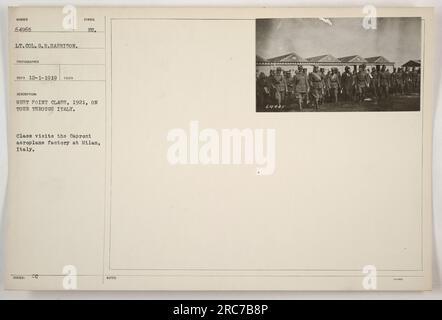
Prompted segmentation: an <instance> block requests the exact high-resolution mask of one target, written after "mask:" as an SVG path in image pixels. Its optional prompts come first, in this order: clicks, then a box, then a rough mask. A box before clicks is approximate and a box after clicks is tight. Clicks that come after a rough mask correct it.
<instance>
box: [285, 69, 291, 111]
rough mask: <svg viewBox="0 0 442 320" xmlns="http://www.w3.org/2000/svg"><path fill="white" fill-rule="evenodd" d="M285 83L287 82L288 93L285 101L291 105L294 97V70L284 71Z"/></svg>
mask: <svg viewBox="0 0 442 320" xmlns="http://www.w3.org/2000/svg"><path fill="white" fill-rule="evenodd" d="M284 75H285V83H286V84H287V93H286V95H285V102H286V104H287V105H290V104H291V102H292V99H293V81H292V71H291V70H288V71H286V72H284Z"/></svg>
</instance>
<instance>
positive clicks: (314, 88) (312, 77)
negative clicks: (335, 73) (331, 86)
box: [308, 66, 323, 110]
mask: <svg viewBox="0 0 442 320" xmlns="http://www.w3.org/2000/svg"><path fill="white" fill-rule="evenodd" d="M308 81H309V87H310V93H311V95H312V97H313V107H314V109H315V110H319V101H320V100H321V98H322V91H323V79H322V76H321V73H320V72H319V69H318V66H313V71H312V72H310V73H309V75H308Z"/></svg>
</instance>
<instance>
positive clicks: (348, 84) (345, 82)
mask: <svg viewBox="0 0 442 320" xmlns="http://www.w3.org/2000/svg"><path fill="white" fill-rule="evenodd" d="M341 85H342V91H343V93H344V99H345V100H346V101H351V99H352V96H353V85H354V83H353V75H352V74H351V72H350V67H349V66H346V67H345V71H344V73H343V74H342V76H341Z"/></svg>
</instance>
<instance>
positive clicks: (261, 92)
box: [256, 72, 270, 111]
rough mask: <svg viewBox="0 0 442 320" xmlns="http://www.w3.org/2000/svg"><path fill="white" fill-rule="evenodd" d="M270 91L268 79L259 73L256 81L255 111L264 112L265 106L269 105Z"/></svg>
mask: <svg viewBox="0 0 442 320" xmlns="http://www.w3.org/2000/svg"><path fill="white" fill-rule="evenodd" d="M269 98H270V90H269V86H268V79H267V78H266V76H265V74H264V73H262V72H261V73H260V75H259V76H258V79H256V107H257V111H264V108H265V106H266V105H267V104H268V103H270V101H269Z"/></svg>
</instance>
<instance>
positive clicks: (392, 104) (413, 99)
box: [262, 93, 420, 112]
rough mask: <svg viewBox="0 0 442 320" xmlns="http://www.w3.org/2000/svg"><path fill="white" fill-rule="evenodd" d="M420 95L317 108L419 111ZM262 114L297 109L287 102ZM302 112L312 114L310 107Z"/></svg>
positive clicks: (390, 97) (350, 110)
mask: <svg viewBox="0 0 442 320" xmlns="http://www.w3.org/2000/svg"><path fill="white" fill-rule="evenodd" d="M419 110H420V95H419V94H417V93H414V94H413V93H411V94H408V95H401V96H394V95H390V96H389V97H388V98H383V99H380V100H378V101H376V100H374V99H366V100H365V101H364V102H361V103H358V102H353V101H351V102H350V101H339V102H338V103H333V102H326V103H324V104H322V105H321V106H320V107H319V112H355V111H419ZM262 111H264V112H299V111H300V110H299V107H298V105H297V103H295V102H293V101H292V102H289V104H287V105H284V106H272V107H267V108H265V109H264V110H262ZM303 111H304V112H312V111H313V112H314V111H315V110H314V109H313V108H312V107H311V106H305V105H304V106H303Z"/></svg>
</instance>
